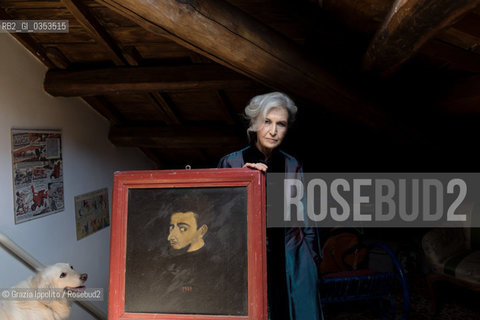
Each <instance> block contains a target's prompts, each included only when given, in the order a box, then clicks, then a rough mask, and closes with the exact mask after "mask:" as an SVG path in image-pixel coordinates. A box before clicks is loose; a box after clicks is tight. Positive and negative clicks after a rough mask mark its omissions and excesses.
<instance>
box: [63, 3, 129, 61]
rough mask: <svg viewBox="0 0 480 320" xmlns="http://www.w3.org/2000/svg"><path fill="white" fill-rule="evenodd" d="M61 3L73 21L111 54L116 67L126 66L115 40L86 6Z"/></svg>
mask: <svg viewBox="0 0 480 320" xmlns="http://www.w3.org/2000/svg"><path fill="white" fill-rule="evenodd" d="M63 2H64V3H65V5H66V7H67V8H68V10H69V11H70V12H71V13H72V14H73V16H74V17H75V19H76V20H77V21H78V22H80V23H81V24H82V25H83V26H84V27H85V29H87V30H88V31H89V33H90V34H91V35H92V37H93V38H94V39H95V40H96V41H97V42H98V43H99V44H100V45H102V46H103V47H105V48H106V49H107V50H108V51H109V52H111V58H112V60H113V62H114V63H115V64H116V65H117V66H122V65H126V64H128V63H127V61H126V59H125V58H124V57H123V54H122V51H121V49H120V48H119V47H118V46H117V44H116V42H115V40H113V38H112V37H111V36H110V35H109V34H108V33H107V32H106V31H105V29H104V28H103V27H102V26H101V25H100V23H99V22H98V21H97V20H96V19H95V18H94V17H93V16H92V15H91V14H90V12H89V11H88V8H87V7H86V6H84V5H83V4H82V3H81V2H79V1H77V0H63Z"/></svg>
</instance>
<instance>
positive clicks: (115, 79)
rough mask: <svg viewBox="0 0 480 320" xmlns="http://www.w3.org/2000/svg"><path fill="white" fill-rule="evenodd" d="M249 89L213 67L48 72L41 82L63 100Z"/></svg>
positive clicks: (243, 80)
mask: <svg viewBox="0 0 480 320" xmlns="http://www.w3.org/2000/svg"><path fill="white" fill-rule="evenodd" d="M251 86H254V84H253V83H252V81H251V80H250V79H248V78H246V77H244V76H242V75H240V74H238V73H235V72H233V71H231V70H228V69H226V68H224V67H221V66H217V65H192V66H162V67H137V68H106V69H93V70H51V71H48V72H47V74H46V76H45V81H44V88H45V91H46V92H48V93H50V94H51V95H53V96H63V97H73V96H96V95H104V94H112V93H125V92H130V93H131V92H154V91H175V90H192V89H211V88H239V87H251Z"/></svg>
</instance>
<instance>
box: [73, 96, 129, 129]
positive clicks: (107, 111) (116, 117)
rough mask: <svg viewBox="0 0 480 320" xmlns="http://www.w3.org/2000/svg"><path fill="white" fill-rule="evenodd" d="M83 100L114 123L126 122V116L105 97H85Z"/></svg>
mask: <svg viewBox="0 0 480 320" xmlns="http://www.w3.org/2000/svg"><path fill="white" fill-rule="evenodd" d="M83 100H85V102H87V103H88V104H89V105H90V106H91V107H92V108H93V109H95V110H96V111H97V112H99V113H100V114H101V115H102V116H104V117H105V118H106V119H107V120H108V121H110V123H111V124H112V125H120V124H123V123H125V118H124V117H123V116H122V114H121V113H120V112H118V110H117V109H116V108H115V107H114V106H113V105H112V104H111V103H110V102H109V101H108V100H107V99H105V97H102V96H96V97H84V98H83Z"/></svg>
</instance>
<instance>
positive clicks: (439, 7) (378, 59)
mask: <svg viewBox="0 0 480 320" xmlns="http://www.w3.org/2000/svg"><path fill="white" fill-rule="evenodd" d="M479 4H480V0H455V1H451V0H396V1H395V3H394V4H393V7H392V8H391V10H390V13H389V14H388V16H387V18H386V19H385V22H384V23H383V25H382V27H381V28H380V29H379V30H378V32H377V33H376V35H375V37H374V38H373V40H372V41H371V43H370V46H369V48H368V49H367V52H366V54H365V57H364V62H363V66H364V69H365V70H367V71H374V72H376V73H379V74H381V75H384V76H388V75H390V74H392V73H394V72H395V71H396V70H398V69H399V68H400V67H401V66H402V65H403V64H404V63H405V62H406V61H408V60H409V59H410V58H411V57H412V56H413V55H415V53H416V52H417V51H418V50H419V49H420V48H421V47H422V45H423V44H425V42H427V41H428V40H430V39H432V38H433V37H434V36H436V35H437V34H438V33H439V32H440V31H441V30H443V29H444V28H446V27H448V26H450V25H452V24H453V23H454V22H456V21H457V20H458V19H459V18H460V17H461V16H463V15H464V14H465V13H467V12H469V11H470V10H472V9H474V8H475V7H476V6H477V5H479Z"/></svg>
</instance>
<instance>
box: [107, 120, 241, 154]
mask: <svg viewBox="0 0 480 320" xmlns="http://www.w3.org/2000/svg"><path fill="white" fill-rule="evenodd" d="M242 136H243V135H242V134H239V132H238V131H237V129H236V128H235V127H231V126H222V127H215V126H208V127H207V126H185V125H183V126H166V127H112V128H110V133H109V139H110V141H111V142H112V143H113V144H114V145H116V146H117V147H139V148H168V149H191V148H211V147H212V146H215V147H229V148H234V147H241V146H243V145H245V143H246V141H245V140H246V139H242V138H241V137H242Z"/></svg>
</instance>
